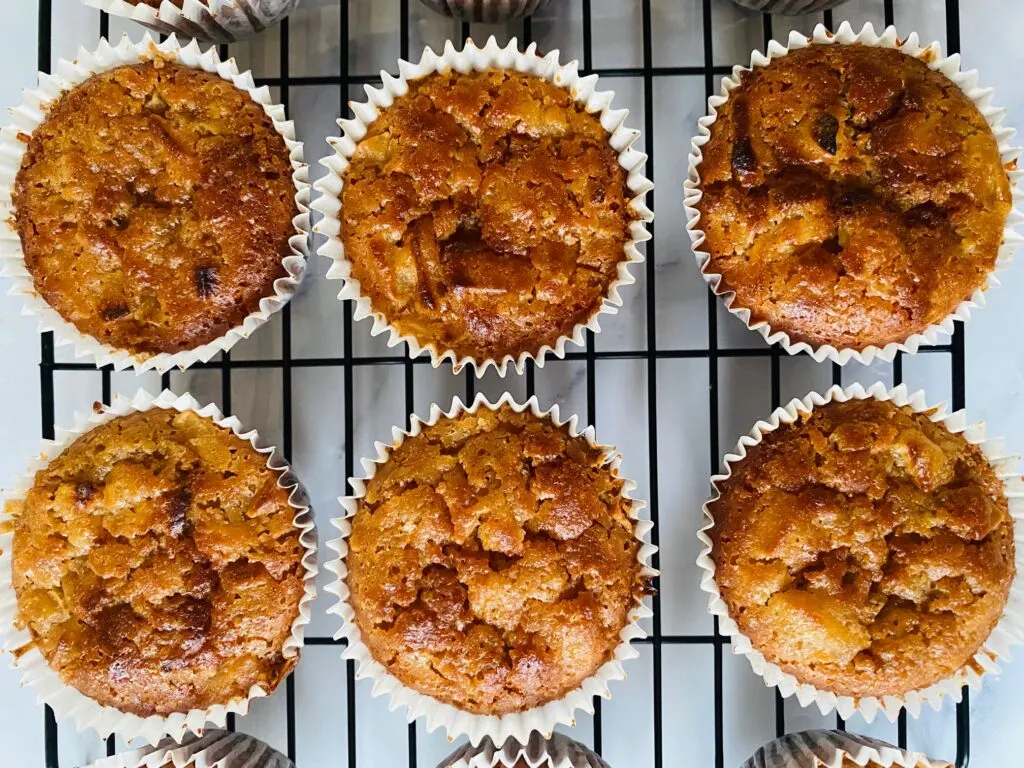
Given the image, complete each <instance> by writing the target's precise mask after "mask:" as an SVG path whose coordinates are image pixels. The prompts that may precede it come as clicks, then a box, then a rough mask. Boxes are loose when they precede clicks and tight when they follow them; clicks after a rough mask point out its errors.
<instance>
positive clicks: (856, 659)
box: [710, 400, 1015, 697]
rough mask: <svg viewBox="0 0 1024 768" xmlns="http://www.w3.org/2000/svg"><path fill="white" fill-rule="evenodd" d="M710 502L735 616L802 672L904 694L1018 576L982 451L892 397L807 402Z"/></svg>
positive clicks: (867, 692) (1001, 499)
mask: <svg viewBox="0 0 1024 768" xmlns="http://www.w3.org/2000/svg"><path fill="white" fill-rule="evenodd" d="M719 488H720V491H721V494H722V495H721V498H720V499H718V500H717V501H715V502H713V503H712V504H711V505H710V510H711V513H712V516H713V517H714V522H715V524H714V527H713V528H711V530H710V536H711V539H712V541H713V550H712V553H711V556H712V559H713V560H714V562H715V566H716V569H717V570H716V577H715V578H716V581H717V583H718V586H719V589H720V590H721V594H722V598H723V599H724V600H725V602H726V604H727V605H728V607H729V616H730V617H732V618H733V619H734V620H735V621H736V623H737V624H738V625H739V629H740V631H741V632H742V633H743V634H745V635H746V636H747V637H749V638H750V640H751V642H752V643H753V645H754V647H755V648H756V649H757V650H759V651H760V652H761V653H763V654H764V655H765V657H766V658H767V659H768V660H769V661H771V662H774V663H775V664H777V665H779V666H780V667H781V668H782V669H783V670H784V671H786V672H788V673H790V674H792V675H793V676H795V677H796V678H797V679H798V680H800V681H801V682H804V683H810V684H811V685H814V686H816V687H818V688H821V689H824V690H828V691H832V692H835V693H837V694H839V695H849V696H855V697H860V696H883V695H900V694H904V693H906V692H908V691H911V690H915V689H919V688H923V687H927V686H929V685H931V684H933V683H936V682H938V681H939V680H942V679H945V678H948V677H949V676H950V675H952V674H953V673H954V672H956V671H957V670H959V669H960V668H961V667H963V666H964V665H965V664H968V663H969V662H970V661H971V658H972V657H973V656H974V654H975V653H976V652H977V651H978V649H979V648H980V647H981V645H982V644H983V643H984V642H985V640H986V639H987V638H988V636H989V634H990V633H991V631H992V629H993V628H994V627H995V625H996V623H997V622H998V621H999V618H1000V616H1001V615H1002V613H1003V607H1004V606H1005V604H1006V600H1007V597H1008V595H1009V590H1010V583H1011V581H1012V580H1013V576H1014V572H1015V568H1014V543H1013V521H1012V518H1011V517H1010V514H1009V508H1008V505H1007V501H1006V497H1005V495H1004V492H1003V486H1002V483H1001V482H1000V480H999V479H998V478H997V477H996V475H995V472H994V471H993V469H992V466H991V465H990V464H989V463H988V461H987V460H986V459H985V456H984V454H983V453H982V452H981V450H980V449H979V448H978V447H976V446H973V445H970V444H969V443H967V442H966V441H965V440H964V439H963V437H961V436H960V435H954V434H952V433H951V432H949V431H948V430H947V429H946V428H945V427H944V426H942V425H941V424H936V423H933V422H931V421H930V420H929V419H928V417H927V416H926V415H923V414H915V413H914V412H913V411H911V410H910V409H909V408H906V407H903V408H900V407H897V406H895V405H893V404H892V403H891V402H879V401H876V400H854V401H849V402H846V403H837V402H833V403H830V404H828V405H823V406H821V407H818V408H816V409H815V410H814V411H812V413H811V414H810V416H807V417H805V418H803V419H802V420H801V421H800V422H799V423H797V424H795V425H784V426H780V427H779V428H778V429H777V430H775V431H774V432H770V433H768V434H767V435H766V436H765V439H764V440H763V442H761V443H760V444H759V445H756V446H754V447H753V448H751V449H750V451H749V453H748V454H747V457H746V458H745V459H743V460H742V461H740V462H739V463H737V464H735V465H733V475H732V476H731V477H730V478H729V479H728V480H725V481H724V482H722V483H721V484H720V485H719Z"/></svg>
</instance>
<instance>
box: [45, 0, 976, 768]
mask: <svg viewBox="0 0 1024 768" xmlns="http://www.w3.org/2000/svg"><path fill="white" fill-rule="evenodd" d="M359 1H360V0H351V2H349V1H348V0H339V2H340V14H339V27H338V30H337V35H338V41H339V44H340V47H341V51H340V61H341V66H340V67H339V71H336V72H330V73H325V74H315V75H302V76H298V75H296V76H291V75H290V74H289V60H290V55H289V54H290V50H289V46H290V41H289V24H288V21H287V20H286V21H285V22H283V23H282V24H281V25H280V27H279V28H278V29H277V30H271V31H268V32H267V33H265V34H270V35H274V34H276V35H279V36H280V42H279V63H278V67H279V74H278V75H277V76H274V77H268V78H257V83H258V84H263V85H268V86H272V87H276V88H277V89H278V92H279V98H280V101H281V103H283V104H284V105H285V107H286V108H287V107H289V96H290V89H291V88H293V87H295V86H302V85H319V86H327V87H336V88H338V89H339V90H340V94H341V103H342V104H345V103H347V100H348V96H349V87H350V86H352V85H358V84H363V83H377V82H379V77H378V76H376V75H367V74H364V73H354V72H350V71H349V66H348V64H347V62H349V60H350V57H349V49H348V46H349V32H350V30H349V18H350V7H349V6H350V5H352V6H355V5H356V4H357V3H358V2H359ZM362 1H363V2H370V0H362ZM372 1H373V2H374V3H375V4H376V3H378V2H380V3H381V4H385V2H388V3H397V5H398V6H399V10H398V17H399V19H400V24H401V28H400V49H401V51H400V52H401V55H402V57H403V58H409V55H410V50H409V48H410V23H409V18H410V13H409V10H410V8H409V5H410V2H411V0H372ZM53 2H54V0H39V40H38V66H39V69H40V70H41V71H44V72H46V71H49V70H50V68H51V66H52V64H53V61H52V58H51V40H52V36H51V33H52V12H53ZM563 2H564V3H565V5H569V4H570V3H579V4H580V6H581V12H582V61H581V69H582V71H583V72H584V73H594V72H596V73H597V74H599V75H602V76H608V77H616V78H629V79H631V80H632V81H633V82H635V83H636V87H640V88H642V92H643V104H644V119H643V125H642V126H640V127H641V128H642V130H643V133H644V135H645V136H647V137H653V135H654V130H655V120H654V115H655V109H657V107H658V105H657V104H656V103H655V96H654V92H655V81H656V79H657V78H659V77H664V76H691V77H700V78H703V82H704V91H705V96H707V95H710V94H711V93H712V92H715V91H717V88H718V81H719V77H720V76H721V75H722V74H725V73H727V72H729V71H730V70H731V67H729V66H722V65H716V64H715V57H714V49H715V43H716V30H715V28H714V22H713V18H714V15H713V13H712V5H713V3H714V2H724V0H701V2H702V11H703V13H702V17H701V18H702V21H701V22H700V23H701V25H702V27H701V35H700V39H701V41H702V45H703V63H702V64H701V65H699V66H677V67H665V66H655V56H654V42H653V41H654V34H653V30H652V26H653V18H654V17H653V14H652V7H651V6H652V0H635V2H636V3H637V5H639V6H640V11H641V14H640V18H641V30H640V39H641V40H642V52H643V53H642V66H639V67H633V68H628V67H626V68H616V69H600V68H595V66H594V36H593V25H592V8H591V0H563ZM556 5H557V3H556ZM893 6H894V0H884V21H885V23H886V24H887V25H888V24H892V23H893V17H894V13H893V11H894V8H893ZM836 13H837V14H838V13H839V11H836ZM959 13H960V9H959V2H958V0H946V2H945V14H946V40H945V47H946V50H947V51H948V52H950V53H954V52H957V51H959V47H960V39H959V38H960V24H959V21H960V17H959ZM820 19H821V20H822V21H823V22H824V23H825V24H826V26H830V25H832V23H833V20H834V19H833V14H832V12H829V11H826V12H824V13H823V14H822V15H821V16H820ZM838 20H839V17H838V16H836V17H835V21H836V22H838ZM773 21H774V20H773V18H772V17H771V16H768V15H765V16H764V17H763V37H764V43H765V44H767V41H768V40H770V39H771V38H772V37H773ZM98 23H99V32H100V35H101V36H107V33H108V31H109V19H108V18H107V17H106V15H105V14H99V22H98ZM775 23H777V21H776V22H775ZM452 30H453V36H455V37H458V36H460V35H461V37H462V38H463V39H465V38H466V37H468V36H469V34H470V31H471V29H470V25H469V24H462V25H461V26H459V25H458V24H457V23H453V25H452ZM532 31H533V30H532V26H531V22H530V20H526V21H525V22H521V23H520V25H517V28H516V32H517V34H518V35H519V37H520V39H521V40H522V41H523V43H524V44H527V43H529V42H530V40H531V38H532ZM224 48H225V49H226V48H227V47H226V46H225V47H224ZM228 52H229V51H227V50H222V53H228ZM289 117H291V118H294V119H298V120H301V115H298V116H296V115H293V114H292V113H291V110H289ZM686 130H687V128H685V127H681V128H680V135H679V136H678V137H677V138H678V140H679V141H684V142H687V140H688V136H687V135H685V133H686ZM653 150H654V148H653V142H652V141H648V142H647V144H646V152H647V153H648V155H649V161H648V165H647V175H648V176H649V177H650V178H652V179H653V178H654V170H653V169H654V157H653ZM307 154H309V152H308V150H307ZM654 180H655V181H656V182H660V188H659V191H658V193H657V197H658V198H659V201H660V207H661V210H662V211H663V212H664V211H665V210H668V211H669V213H668V214H667V215H666V214H665V213H662V215H661V218H660V220H659V221H658V222H657V223H656V224H655V225H654V226H652V231H653V229H654V227H659V228H660V227H668V228H674V229H676V230H678V231H677V232H676V233H674V234H675V235H677V236H678V241H677V242H678V243H679V244H680V245H679V246H678V250H679V254H678V255H679V257H680V258H692V256H691V255H690V253H689V247H688V245H685V244H684V243H686V242H687V240H686V237H685V233H684V232H683V228H682V226H681V224H680V221H681V211H679V208H680V206H681V185H682V179H681V178H668V179H654ZM654 197H655V193H654V192H652V193H650V194H649V196H648V200H647V204H648V205H649V206H650V207H651V208H652V209H654V210H656V211H657V209H658V208H657V206H656V205H655V200H654ZM673 211H675V212H673ZM673 256H675V254H673ZM655 266H656V261H655V253H654V240H651V241H650V242H648V243H647V244H646V263H645V266H644V267H643V269H644V273H645V274H644V277H645V278H646V281H645V282H646V306H645V316H644V319H643V322H644V324H645V325H646V329H645V330H646V344H645V345H644V346H643V347H642V348H638V349H628V350H616V351H610V350H608V351H606V350H603V349H602V350H600V351H599V350H598V349H596V347H595V341H594V335H593V334H592V333H590V332H588V334H587V339H586V348H585V350H584V351H572V352H569V353H568V354H567V355H566V359H567V360H569V361H576V362H577V363H582V365H583V366H585V372H586V412H585V414H581V416H585V418H586V421H587V423H588V424H595V423H596V421H597V405H596V404H597V380H598V376H597V370H596V369H597V364H598V363H599V362H600V361H604V360H622V359H628V360H634V361H638V362H639V363H640V364H645V365H646V387H647V392H646V403H647V438H648V451H649V455H648V462H649V463H648V467H649V498H648V501H649V514H650V517H651V519H652V520H653V521H654V523H655V527H654V530H653V533H652V539H653V543H654V544H658V531H659V527H658V518H659V512H660V510H659V493H658V489H659V451H658V445H659V443H658V430H659V426H668V427H670V425H660V423H659V417H658V402H659V400H658V392H657V381H658V363H659V361H665V360H696V361H705V362H706V364H707V381H708V386H709V391H708V403H709V414H708V419H709V421H708V427H709V435H710V440H709V442H708V446H707V448H708V453H707V457H708V464H707V467H708V471H709V473H710V474H714V473H715V472H717V471H718V469H719V466H720V461H721V456H722V450H723V448H729V447H730V446H731V442H728V441H729V440H731V436H726V438H727V442H725V443H724V444H723V441H722V435H721V434H720V427H719V415H720V414H719V405H720V403H719V399H720V398H719V395H720V382H719V364H720V362H722V361H723V360H729V359H735V358H758V359H767V360H768V361H769V363H770V379H769V381H768V382H767V383H766V384H767V385H768V386H770V392H771V403H772V407H773V408H774V407H777V406H779V405H780V403H781V391H782V386H781V384H780V380H781V374H780V370H781V360H782V358H783V355H782V354H780V351H779V350H778V349H777V348H769V347H766V346H748V347H731V346H721V345H720V340H719V331H718V325H719V323H718V317H719V315H718V308H717V299H716V298H715V297H714V296H713V295H712V294H711V293H710V292H709V293H708V295H707V342H706V346H701V347H698V348H687V349H674V348H673V349H670V348H662V346H661V345H659V343H658V341H659V340H658V336H657V330H658V323H657V320H656V314H655V312H656V307H657V306H658V303H659V302H670V301H672V296H671V295H668V293H667V292H665V293H664V294H662V293H661V292H659V291H658V290H657V289H658V284H657V279H656V278H657V275H656V269H655ZM310 279H315V278H313V277H312V276H311V278H310ZM300 300H301V297H298V298H297V299H296V301H300ZM336 317H337V318H338V320H337V321H338V322H340V323H341V324H342V335H343V339H344V354H343V355H341V356H337V357H294V356H293V354H292V306H288V307H286V308H285V309H284V311H283V313H282V320H281V332H282V340H281V352H280V356H279V357H276V358H274V359H259V360H251V359H244V360H243V359H232V357H231V355H229V354H225V355H223V356H222V358H220V359H215V360H213V361H211V362H209V363H203V364H199V365H198V366H195V367H196V368H197V369H200V370H201V369H211V370H214V371H219V372H220V384H221V397H220V400H221V407H222V409H223V410H224V412H225V413H231V412H232V403H231V394H232V384H231V381H232V373H233V372H234V371H239V370H250V369H254V368H269V369H275V370H278V371H280V382H281V385H280V396H281V409H282V410H281V413H282V420H283V424H282V431H281V434H282V436H283V440H282V443H283V445H282V447H283V451H284V453H285V455H286V456H288V457H291V455H292V446H293V439H292V432H293V428H292V421H293V419H292V396H293V383H292V378H293V377H292V373H293V371H294V370H296V369H297V368H300V367H328V368H336V369H339V370H340V371H341V372H342V376H343V381H344V391H345V392H346V393H351V392H352V387H353V377H354V373H355V372H356V371H357V370H358V369H361V368H364V367H367V366H370V367H372V366H401V367H403V368H404V387H405V392H404V395H405V406H406V409H405V410H406V412H407V413H410V414H411V413H412V412H413V410H414V407H413V404H414V371H415V369H416V366H420V365H423V364H425V363H426V362H427V360H426V358H422V357H421V358H419V359H416V360H409V359H408V358H406V357H388V356H383V355H368V356H360V355H357V354H355V351H354V346H353V335H354V333H357V332H358V333H365V328H364V329H360V330H359V331H354V329H353V321H352V312H351V307H350V306H349V305H347V304H346V305H340V304H339V306H338V311H337V315H336ZM921 353H922V354H927V355H936V354H937V355H944V356H948V358H949V362H950V372H951V392H952V398H951V400H952V406H953V408H954V409H960V408H963V407H964V405H965V358H964V332H963V329H962V327H961V326H959V325H958V326H957V331H956V333H955V335H954V336H953V338H952V340H951V342H950V343H948V344H943V345H939V346H935V347H930V348H925V349H922V350H921ZM40 360H41V362H40V368H39V384H40V396H41V397H40V399H41V405H42V409H41V410H42V412H41V424H42V435H43V437H45V438H53V436H54V419H55V396H54V389H55V386H54V375H55V373H56V372H58V371H66V370H82V371H87V370H92V369H93V368H92V366H91V365H90V364H88V363H78V362H62V361H59V360H57V359H56V356H55V349H54V339H53V336H52V334H50V333H44V334H42V335H41V338H40ZM549 364H550V365H558V364H559V363H558V361H551V362H550V363H549ZM831 373H832V381H833V383H838V384H841V383H842V380H843V370H842V369H841V368H840V367H839V366H836V365H833V366H832V372H831ZM98 375H99V376H100V377H101V380H102V395H103V399H104V401H105V402H109V401H110V399H111V391H112V386H111V375H112V371H111V370H110V369H109V368H108V369H103V370H101V371H99V372H98ZM891 375H892V381H893V383H894V384H899V383H901V382H902V380H903V360H902V359H901V358H897V359H896V360H895V361H894V362H893V364H892V370H891ZM535 376H536V372H535V370H534V367H533V365H532V364H531V365H530V366H529V367H528V368H527V370H526V373H525V391H526V394H527V395H528V396H532V395H533V394H534V392H535V389H536V380H535ZM464 380H465V388H466V392H465V395H466V397H467V398H470V399H471V398H472V397H473V395H474V392H475V387H476V382H475V381H474V379H473V378H472V376H464ZM162 385H163V387H164V388H170V385H171V377H170V374H165V375H164V376H163V377H162ZM344 410H345V422H344V423H345V436H344V437H345V446H346V449H345V454H344V472H345V477H352V476H353V475H354V474H355V459H356V456H355V453H354V451H353V450H352V448H351V446H352V445H353V402H352V397H350V396H346V397H345V403H344ZM332 514H333V510H327V511H321V512H320V515H319V517H320V524H321V526H324V525H326V518H328V517H330V516H331V515H332ZM653 565H654V566H655V567H658V558H657V556H656V557H655V558H654V562H653ZM652 607H653V609H654V617H653V620H652V623H651V632H650V637H648V638H646V639H645V641H643V642H645V643H646V644H648V645H649V646H650V653H651V659H652V666H653V670H652V671H653V684H652V698H651V709H650V717H651V723H652V729H653V730H652V735H653V741H654V743H653V765H654V768H662V766H665V765H671V764H672V763H673V762H674V760H673V759H670V760H669V761H666V757H665V755H664V750H663V746H662V741H663V739H662V737H663V733H664V730H665V728H666V727H668V726H669V719H670V718H671V713H670V712H668V711H667V710H666V707H665V705H664V703H663V695H662V688H663V684H662V667H663V649H665V648H666V647H669V646H673V645H699V646H704V647H710V649H711V650H712V654H713V660H714V688H713V691H710V692H709V693H710V702H711V706H713V708H714V723H715V733H714V754H715V768H725V766H726V760H725V748H724V746H725V738H726V736H725V729H724V727H723V717H724V715H723V654H725V653H726V650H727V646H728V641H727V639H726V638H724V637H723V636H722V635H721V634H720V632H719V629H718V625H717V621H716V622H715V624H714V629H713V632H711V633H704V634H692V635H690V634H667V633H664V632H663V631H662V611H661V600H660V598H659V597H658V596H655V597H654V598H653V606H652ZM306 642H307V644H308V645H310V646H317V645H331V646H334V645H340V643H339V642H338V641H335V640H334V639H332V638H331V637H318V636H313V637H307V640H306ZM340 650H341V649H340V648H338V651H339V653H340ZM295 685H296V683H295V677H294V676H291V677H289V678H288V680H287V683H286V686H287V687H286V692H285V695H286V718H287V722H286V731H287V752H288V754H289V756H290V757H291V758H292V759H296V757H297V755H296V751H297V749H296V747H297V745H296V727H295V722H296V698H295ZM337 695H338V696H339V697H345V699H346V700H347V707H346V711H347V722H346V726H347V728H346V731H347V744H346V747H345V750H343V751H347V754H346V758H347V762H346V763H345V764H347V765H348V766H349V768H356V766H357V749H356V744H357V739H359V729H358V714H357V705H356V701H357V695H356V682H355V668H354V664H353V662H351V661H349V662H347V663H346V675H345V684H344V687H343V688H339V690H338V692H337ZM393 716H394V717H398V716H399V715H398V714H397V713H396V714H395V715H393ZM774 717H775V731H776V733H777V734H778V735H782V734H784V733H785V732H786V730H787V723H786V712H785V708H784V704H783V701H782V699H781V697H779V696H778V694H776V701H775V713H774ZM605 725H606V724H605V723H604V722H603V719H602V712H601V702H600V701H597V702H596V709H595V713H594V717H593V746H594V748H595V749H596V750H597V751H598V752H601V748H602V736H603V729H604V727H605ZM233 726H234V722H233V721H229V727H233ZM836 727H838V728H843V727H844V723H843V722H842V721H841V720H839V719H838V718H837V722H836ZM897 733H898V740H899V744H900V746H905V745H906V742H907V721H906V713H903V714H901V715H900V718H899V722H898V729H897ZM44 736H45V764H46V767H47V768H59V758H58V738H57V736H58V725H57V723H56V722H55V719H54V716H53V713H52V711H51V710H50V709H49V708H48V707H47V708H46V711H45V720H44ZM416 739H417V730H416V727H415V725H409V726H408V765H409V766H410V768H416V766H417V749H416ZM956 745H957V753H956V764H957V766H959V767H960V768H964V767H965V766H967V764H968V760H969V756H970V723H969V703H968V695H967V691H966V689H965V691H964V697H963V700H962V702H961V703H960V704H959V705H958V706H957V708H956ZM114 746H115V745H114V741H113V739H109V740H108V743H107V750H108V753H111V754H112V753H113V750H114ZM298 758H299V765H300V766H301V764H302V761H301V755H298ZM359 768H364V765H363V763H360V764H359ZM367 768H369V767H367ZM373 768H378V767H377V766H373ZM379 768H391V767H390V766H379ZM420 768H427V767H426V766H422V765H421V766H420Z"/></svg>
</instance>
